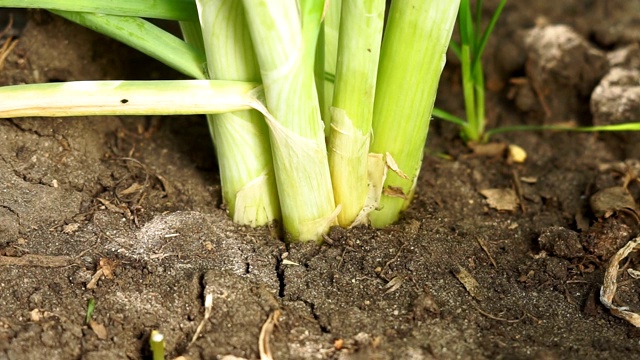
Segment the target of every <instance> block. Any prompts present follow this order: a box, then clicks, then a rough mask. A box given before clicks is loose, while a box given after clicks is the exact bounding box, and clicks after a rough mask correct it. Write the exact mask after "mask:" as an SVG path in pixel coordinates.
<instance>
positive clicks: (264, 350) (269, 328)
mask: <svg viewBox="0 0 640 360" xmlns="http://www.w3.org/2000/svg"><path fill="white" fill-rule="evenodd" d="M280 315H281V312H280V310H276V311H274V312H272V313H271V315H269V318H268V319H267V321H265V323H264V324H263V325H262V329H261V330H260V337H259V338H258V348H259V349H260V360H273V356H271V347H270V346H269V338H270V337H271V334H272V333H273V328H274V327H276V326H278V319H279V318H280Z"/></svg>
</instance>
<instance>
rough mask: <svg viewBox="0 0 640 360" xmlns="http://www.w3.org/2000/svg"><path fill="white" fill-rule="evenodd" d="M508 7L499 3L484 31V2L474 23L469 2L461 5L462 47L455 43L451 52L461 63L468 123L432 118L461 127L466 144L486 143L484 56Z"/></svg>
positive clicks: (445, 115) (464, 0)
mask: <svg viewBox="0 0 640 360" xmlns="http://www.w3.org/2000/svg"><path fill="white" fill-rule="evenodd" d="M506 3H507V0H501V1H500V3H499V4H498V7H497V8H496V10H495V11H494V13H493V15H492V16H491V20H490V21H489V24H488V25H487V27H486V28H485V29H484V30H482V0H477V1H476V9H475V19H474V16H473V14H472V12H471V2H470V0H461V2H460V14H459V16H458V29H459V31H460V43H457V42H455V41H452V42H451V50H452V51H453V52H454V53H455V54H456V56H457V57H458V59H460V64H461V68H462V92H463V95H464V108H465V112H466V120H464V119H461V118H459V117H457V116H454V115H452V114H450V113H447V112H445V111H443V110H440V109H435V110H434V112H433V114H434V116H436V117H439V118H441V119H444V120H448V121H451V122H453V123H456V124H458V125H460V128H461V132H462V137H463V139H464V140H465V141H472V142H478V141H484V140H486V138H485V135H486V134H485V124H486V119H485V96H484V91H485V87H484V72H483V68H482V54H483V53H484V49H485V46H486V45H487V40H489V36H491V33H492V32H493V29H494V27H495V25H496V23H497V22H498V18H499V17H500V14H501V13H502V9H503V8H504V6H505V5H506Z"/></svg>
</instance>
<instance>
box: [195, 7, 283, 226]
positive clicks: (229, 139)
mask: <svg viewBox="0 0 640 360" xmlns="http://www.w3.org/2000/svg"><path fill="white" fill-rule="evenodd" d="M196 3H197V6H198V13H199V16H200V25H201V27H202V32H201V34H202V36H203V40H204V41H203V43H204V48H205V53H206V56H207V68H208V73H209V77H210V78H211V79H217V80H237V81H260V69H259V67H258V63H257V61H256V57H255V53H254V51H253V44H252V42H251V37H250V35H249V32H248V31H247V21H246V18H245V15H244V9H243V6H242V3H241V2H239V1H234V0H197V1H196ZM183 29H184V27H183ZM207 118H208V122H209V128H210V130H211V135H212V138H213V142H214V144H215V147H216V152H217V155H218V164H219V167H220V181H221V184H222V195H223V199H224V201H225V203H226V205H227V209H228V211H229V213H230V214H231V216H232V217H233V220H234V221H235V222H236V223H239V224H246V225H251V226H259V225H265V224H268V223H271V222H272V221H274V220H277V219H279V218H280V204H279V202H278V193H277V190H276V182H275V175H274V172H273V162H272V158H271V144H270V141H269V135H268V134H269V133H268V128H267V125H266V123H265V121H264V117H263V116H262V115H261V114H260V113H259V112H258V111H255V110H247V111H240V112H233V113H225V114H219V115H207Z"/></svg>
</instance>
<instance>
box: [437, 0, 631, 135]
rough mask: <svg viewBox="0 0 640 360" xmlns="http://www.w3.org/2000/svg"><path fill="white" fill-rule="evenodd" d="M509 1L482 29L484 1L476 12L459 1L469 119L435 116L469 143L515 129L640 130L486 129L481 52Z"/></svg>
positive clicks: (455, 47)
mask: <svg viewBox="0 0 640 360" xmlns="http://www.w3.org/2000/svg"><path fill="white" fill-rule="evenodd" d="M506 3H507V0H501V1H500V3H499V4H498V6H497V7H496V9H495V11H494V12H493V14H492V15H491V18H490V20H489V23H488V24H487V26H486V27H485V28H484V29H482V0H477V1H476V4H475V5H476V6H475V14H474V13H473V12H472V7H471V1H470V0H461V1H460V11H459V15H458V30H459V37H460V42H456V41H453V40H452V41H451V44H450V49H451V50H452V51H453V53H454V54H455V55H456V56H457V57H458V59H459V60H460V64H461V72H462V91H463V96H464V108H465V113H466V120H465V119H462V118H460V117H457V116H455V115H453V114H451V113H449V112H447V111H444V110H442V109H438V108H434V109H433V116H435V117H437V118H440V119H442V120H446V121H449V122H452V123H454V124H457V125H459V126H460V129H461V136H462V138H463V139H464V140H465V141H467V142H484V141H488V140H489V138H490V137H491V136H493V135H496V134H500V133H505V132H512V131H541V130H551V131H571V132H613V131H640V122H633V123H622V124H612V125H601V126H567V125H513V126H504V127H498V128H493V129H486V118H485V95H484V92H485V84H484V72H483V68H482V54H483V53H484V50H485V47H486V45H487V41H488V40H489V37H490V36H491V34H492V33H493V30H494V28H495V26H496V24H497V22H498V19H499V18H500V15H501V14H502V10H503V9H504V7H505V5H506Z"/></svg>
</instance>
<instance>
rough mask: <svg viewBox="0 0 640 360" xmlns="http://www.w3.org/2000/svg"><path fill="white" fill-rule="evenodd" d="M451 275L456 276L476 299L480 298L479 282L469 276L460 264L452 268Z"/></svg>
mask: <svg viewBox="0 0 640 360" xmlns="http://www.w3.org/2000/svg"><path fill="white" fill-rule="evenodd" d="M453 275H455V276H456V278H457V279H458V281H460V282H461V283H462V286H464V288H465V289H467V291H468V292H469V294H471V296H473V297H474V298H475V299H477V300H482V298H483V296H482V291H481V288H480V284H478V282H477V281H476V279H474V278H473V276H471V274H470V273H469V272H468V271H467V270H466V269H465V268H463V267H462V266H458V267H457V268H456V269H454V270H453Z"/></svg>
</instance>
